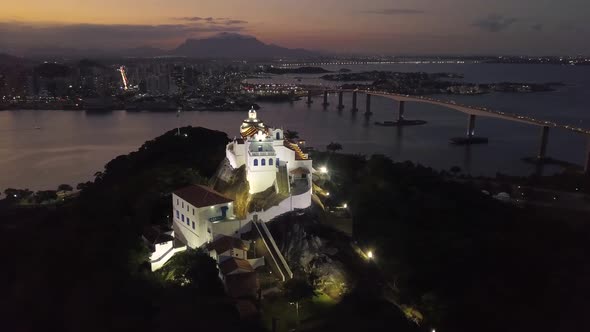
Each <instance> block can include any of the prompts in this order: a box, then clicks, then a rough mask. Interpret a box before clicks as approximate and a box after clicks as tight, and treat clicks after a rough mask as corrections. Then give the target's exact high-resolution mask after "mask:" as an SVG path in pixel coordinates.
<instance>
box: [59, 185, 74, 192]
mask: <svg viewBox="0 0 590 332" xmlns="http://www.w3.org/2000/svg"><path fill="white" fill-rule="evenodd" d="M72 190H74V188H73V187H72V186H70V185H69V184H65V183H64V184H60V185H59V186H58V187H57V191H72Z"/></svg>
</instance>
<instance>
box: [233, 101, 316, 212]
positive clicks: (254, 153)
mask: <svg viewBox="0 0 590 332" xmlns="http://www.w3.org/2000/svg"><path fill="white" fill-rule="evenodd" d="M226 156H227V159H228V160H229V163H230V165H231V167H232V168H234V169H237V168H239V167H242V166H244V165H245V167H246V178H247V179H248V184H249V187H250V194H255V193H259V192H262V191H265V190H268V189H269V188H274V189H273V190H275V191H276V192H284V193H288V194H289V195H291V196H299V195H302V194H307V196H308V198H309V202H308V203H307V200H306V199H303V202H304V203H301V204H300V206H298V207H297V208H305V207H308V206H309V205H310V204H311V174H312V171H313V168H312V160H311V159H310V158H309V156H308V155H307V154H306V153H304V152H303V151H302V150H301V147H300V146H299V144H298V143H296V142H292V141H291V140H289V139H286V138H285V137H284V133H283V130H282V129H279V128H271V127H269V126H267V125H265V124H264V122H263V121H262V120H261V119H259V118H258V116H257V114H256V111H255V110H254V109H251V110H250V111H248V118H247V119H245V120H244V121H243V122H242V125H241V126H240V137H238V138H235V139H234V140H233V141H232V142H230V143H229V144H228V145H227V148H226ZM307 196H306V197H307ZM298 201H300V200H298Z"/></svg>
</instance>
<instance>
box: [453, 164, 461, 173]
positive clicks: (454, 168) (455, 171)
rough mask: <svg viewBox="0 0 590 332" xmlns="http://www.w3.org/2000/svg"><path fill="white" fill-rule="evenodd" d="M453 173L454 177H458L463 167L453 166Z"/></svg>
mask: <svg viewBox="0 0 590 332" xmlns="http://www.w3.org/2000/svg"><path fill="white" fill-rule="evenodd" d="M451 172H452V173H453V174H454V175H457V174H459V173H461V167H459V166H453V167H451Z"/></svg>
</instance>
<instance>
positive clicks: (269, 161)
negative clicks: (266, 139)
mask: <svg viewBox="0 0 590 332" xmlns="http://www.w3.org/2000/svg"><path fill="white" fill-rule="evenodd" d="M268 164H269V165H270V166H272V158H268Z"/></svg>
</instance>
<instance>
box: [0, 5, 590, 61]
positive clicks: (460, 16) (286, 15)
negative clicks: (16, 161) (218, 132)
mask: <svg viewBox="0 0 590 332" xmlns="http://www.w3.org/2000/svg"><path fill="white" fill-rule="evenodd" d="M224 31H230V32H237V33H243V34H248V35H253V36H256V37H258V38H259V39H260V40H262V41H264V42H267V43H275V44H278V45H281V46H285V47H302V48H308V49H312V50H325V51H334V52H353V53H386V54H466V53H474V54H482V53H487V54H499V53H503V54H507V53H511V54H556V55H561V54H576V53H585V54H589V53H590V43H588V42H587V39H588V36H589V35H590V5H588V0H560V1H557V0H496V1H490V0H398V1H386V0H366V1H351V0H297V1H295V0H290V1H287V0H249V1H243V0H214V1H210V0H51V1H47V0H20V1H14V0H4V1H3V4H2V8H1V11H0V51H5V52H6V51H14V52H17V51H19V50H23V49H27V48H36V47H48V46H52V47H55V46H57V47H74V48H97V47H103V48H131V47H137V46H146V45H149V46H157V47H162V48H173V47H175V46H177V45H178V44H179V43H181V42H182V41H183V40H185V39H186V38H196V37H203V36H208V35H211V34H216V33H219V32H224Z"/></svg>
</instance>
